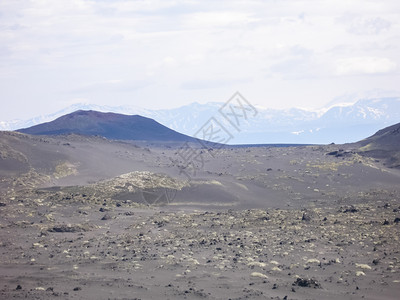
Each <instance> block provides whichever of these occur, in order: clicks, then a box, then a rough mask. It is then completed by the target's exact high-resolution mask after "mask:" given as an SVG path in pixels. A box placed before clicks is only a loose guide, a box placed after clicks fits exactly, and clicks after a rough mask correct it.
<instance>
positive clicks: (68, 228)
mask: <svg viewBox="0 0 400 300" xmlns="http://www.w3.org/2000/svg"><path fill="white" fill-rule="evenodd" d="M48 231H50V232H82V231H87V229H86V228H84V227H82V226H81V225H65V224H61V225H56V226H54V227H51V228H49V229H48Z"/></svg>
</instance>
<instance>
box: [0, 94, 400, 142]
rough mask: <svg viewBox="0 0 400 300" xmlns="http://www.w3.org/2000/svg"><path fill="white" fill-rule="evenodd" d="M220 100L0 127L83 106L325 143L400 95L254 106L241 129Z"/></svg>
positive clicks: (386, 113) (187, 126)
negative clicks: (304, 105) (306, 105)
mask: <svg viewBox="0 0 400 300" xmlns="http://www.w3.org/2000/svg"><path fill="white" fill-rule="evenodd" d="M222 105H223V103H219V102H210V103H207V104H199V103H192V104H189V105H185V106H182V107H179V108H174V109H163V110H148V109H143V108H139V107H135V106H100V105H93V104H75V105H72V106H70V107H67V108H65V109H63V110H62V111H59V112H57V113H54V114H51V115H48V116H40V117H36V118H33V119H30V120H27V121H12V122H0V130H15V129H20V128H26V127H30V126H33V125H37V124H39V123H43V122H48V121H52V120H54V119H56V118H57V117H60V116H62V115H65V114H67V113H71V112H73V111H76V110H79V109H83V110H96V111H101V112H114V113H122V114H139V115H142V116H145V117H149V118H152V119H154V120H156V121H157V122H160V123H161V124H163V125H164V126H167V127H168V128H171V129H173V130H175V131H177V132H180V133H183V134H186V135H189V136H192V135H193V134H194V133H195V132H197V131H198V130H199V129H200V128H201V127H202V126H203V125H204V124H206V122H207V121H208V120H209V119H210V118H211V117H216V118H218V121H220V122H221V123H222V124H223V125H224V126H225V127H226V129H227V130H229V131H230V133H231V134H232V135H233V136H234V139H232V141H231V143H233V144H265V143H299V144H310V143H316V144H327V143H331V142H334V143H350V142H354V141H358V140H361V139H363V138H365V137H366V136H370V135H372V134H373V133H374V132H376V131H377V130H379V129H381V128H384V127H387V126H389V125H391V124H395V123H398V122H399V121H400V97H385V98H372V99H361V100H359V101H357V102H356V103H354V104H351V105H334V106H332V107H330V108H328V109H325V110H320V111H310V110H305V109H299V108H291V109H268V108H260V107H258V108H257V110H258V114H257V116H255V117H252V118H249V119H247V120H243V121H244V122H243V123H242V124H241V127H240V132H239V131H237V130H236V129H235V128H232V127H231V126H230V124H229V123H228V122H227V121H226V120H225V119H224V118H223V117H222V116H221V115H219V113H218V109H219V108H220V107H221V106H222Z"/></svg>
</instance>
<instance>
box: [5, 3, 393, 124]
mask: <svg viewBox="0 0 400 300" xmlns="http://www.w3.org/2000/svg"><path fill="white" fill-rule="evenodd" d="M399 53H400V1H398V0H360V1H353V0H331V1H318V0H276V1H252V0H246V1H235V0H229V1H224V0H223V1H215V0H214V1H208V0H202V1H191V0H187V1H165V0H159V1H156V0H150V1H146V0H138V1H127V0H126V1H122V0H116V1H107V0H94V1H86V0H52V1H46V0H31V1H25V0H1V1H0V99H1V100H0V101H1V110H0V120H11V119H14V118H27V117H32V116H35V115H38V114H41V113H50V112H54V111H56V110H58V109H61V108H63V107H66V106H68V105H70V104H73V103H77V102H86V103H96V104H107V105H123V104H130V105H137V106H141V107H144V108H152V109H155V108H169V107H178V106H181V105H184V104H188V103H191V102H194V101H197V102H200V103H205V102H209V101H225V100H228V99H229V97H230V96H231V95H232V94H233V93H234V92H235V91H240V92H241V93H242V94H243V95H244V96H245V97H246V98H247V99H248V100H249V101H250V102H251V103H253V104H255V105H262V106H264V107H273V108H286V107H292V106H296V107H309V108H316V107H321V106H324V105H326V104H327V103H328V102H330V101H332V100H333V99H334V98H335V97H338V96H341V95H344V94H352V93H365V92H366V91H370V90H374V89H379V90H383V91H391V93H395V94H396V93H397V94H399V95H400V92H398V91H399V90H400V87H399V85H400V76H399V69H400V54H399Z"/></svg>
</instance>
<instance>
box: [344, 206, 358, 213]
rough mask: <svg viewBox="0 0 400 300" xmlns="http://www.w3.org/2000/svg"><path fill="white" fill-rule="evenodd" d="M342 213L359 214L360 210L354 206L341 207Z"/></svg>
mask: <svg viewBox="0 0 400 300" xmlns="http://www.w3.org/2000/svg"><path fill="white" fill-rule="evenodd" d="M341 210H342V212H344V213H356V212H358V209H357V208H355V207H354V206H353V205H351V206H349V207H341Z"/></svg>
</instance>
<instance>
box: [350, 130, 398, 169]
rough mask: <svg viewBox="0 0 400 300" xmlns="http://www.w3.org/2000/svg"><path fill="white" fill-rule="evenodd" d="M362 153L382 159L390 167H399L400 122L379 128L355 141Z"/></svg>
mask: <svg viewBox="0 0 400 300" xmlns="http://www.w3.org/2000/svg"><path fill="white" fill-rule="evenodd" d="M357 144H358V145H359V151H360V153H361V154H363V155H368V156H372V157H375V158H379V159H384V160H385V162H386V165H387V166H388V167H391V168H400V123H398V124H395V125H392V126H389V127H386V128H384V129H381V130H379V131H378V132H377V133H375V134H374V135H372V136H370V137H368V138H366V139H364V140H362V141H360V142H358V143H357Z"/></svg>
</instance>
